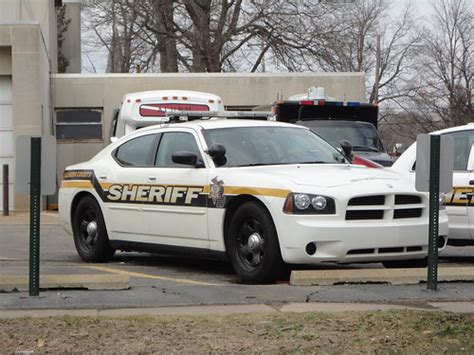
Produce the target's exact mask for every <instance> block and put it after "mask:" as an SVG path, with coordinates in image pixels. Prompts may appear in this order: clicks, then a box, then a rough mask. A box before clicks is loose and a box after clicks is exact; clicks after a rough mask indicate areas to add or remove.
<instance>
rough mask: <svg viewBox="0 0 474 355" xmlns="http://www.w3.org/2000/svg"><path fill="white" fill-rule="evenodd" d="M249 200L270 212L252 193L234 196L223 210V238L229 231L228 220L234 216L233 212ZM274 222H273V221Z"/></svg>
mask: <svg viewBox="0 0 474 355" xmlns="http://www.w3.org/2000/svg"><path fill="white" fill-rule="evenodd" d="M249 201H253V202H256V203H257V204H259V205H260V206H261V207H263V208H264V209H265V210H266V211H267V212H268V213H270V211H269V210H268V208H267V206H265V204H264V203H263V202H262V201H260V200H259V199H258V198H256V197H255V196H252V195H239V196H236V197H234V198H233V199H232V200H231V201H230V203H229V205H228V206H227V208H226V211H225V217H224V239H225V237H226V235H227V232H228V231H229V228H230V221H232V217H234V214H235V212H237V209H238V208H239V207H240V206H242V205H243V204H244V203H246V202H249ZM270 216H271V213H270ZM273 223H275V222H273Z"/></svg>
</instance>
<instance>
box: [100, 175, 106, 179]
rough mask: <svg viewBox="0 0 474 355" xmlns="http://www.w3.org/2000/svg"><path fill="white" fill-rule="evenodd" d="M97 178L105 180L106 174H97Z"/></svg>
mask: <svg viewBox="0 0 474 355" xmlns="http://www.w3.org/2000/svg"><path fill="white" fill-rule="evenodd" d="M99 179H101V180H105V179H107V175H99Z"/></svg>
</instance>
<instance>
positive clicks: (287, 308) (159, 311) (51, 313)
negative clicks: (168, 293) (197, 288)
mask: <svg viewBox="0 0 474 355" xmlns="http://www.w3.org/2000/svg"><path fill="white" fill-rule="evenodd" d="M389 310H417V311H431V312H432V311H437V312H443V311H444V312H452V313H460V314H474V302H435V303H426V304H420V305H417V306H404V305H396V304H375V303H370V304H367V303H321V302H319V303H289V304H286V305H283V306H281V305H280V306H277V305H266V304H251V305H215V306H185V307H155V308H116V309H93V308H90V309H28V310H25V309H19V310H16V309H9V310H0V319H7V318H21V317H35V318H41V317H60V316H71V317H136V316H183V315H193V316H199V315H230V314H248V313H278V312H280V313H306V312H321V313H342V312H375V311H382V312H383V311H389Z"/></svg>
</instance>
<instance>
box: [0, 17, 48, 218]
mask: <svg viewBox="0 0 474 355" xmlns="http://www.w3.org/2000/svg"><path fill="white" fill-rule="evenodd" d="M0 48H2V49H1V50H0V63H6V62H8V61H10V63H11V64H10V66H11V77H12V118H13V120H12V122H13V129H12V132H13V136H12V145H14V144H15V143H14V142H16V138H17V137H18V136H20V135H47V134H51V132H52V125H51V122H52V121H51V118H52V114H51V102H52V100H51V92H50V79H49V60H48V55H47V53H48V52H47V49H46V47H45V45H44V42H43V40H42V37H41V31H40V26H39V25H38V24H11V25H7V24H3V25H2V24H0ZM6 48H7V49H6ZM7 67H8V64H7V65H5V64H0V70H2V71H3V69H1V68H7ZM12 149H14V147H12ZM16 163H17V159H16V157H14V158H13V166H10V169H11V171H12V172H14V171H15V165H16ZM12 179H13V181H15V176H14V173H13V174H12ZM12 198H13V201H14V206H15V209H17V210H24V209H27V208H28V198H27V197H25V196H20V195H15V196H14V197H12Z"/></svg>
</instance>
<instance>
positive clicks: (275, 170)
mask: <svg viewBox="0 0 474 355" xmlns="http://www.w3.org/2000/svg"><path fill="white" fill-rule="evenodd" d="M239 169H243V170H246V171H248V173H249V175H255V174H260V175H268V179H279V180H281V181H290V182H292V183H293V184H295V185H301V186H315V187H336V186H344V185H352V184H357V183H371V184H373V183H377V182H379V183H390V182H393V183H397V182H399V181H402V180H404V178H403V177H402V176H401V175H400V174H399V173H396V172H394V171H392V170H389V169H382V168H380V169H373V168H367V167H363V166H358V165H346V164H327V165H325V164H311V165H281V166H272V167H269V166H262V167H252V168H239ZM242 172H244V171H242ZM262 177H263V178H264V177H265V176H262Z"/></svg>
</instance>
